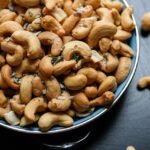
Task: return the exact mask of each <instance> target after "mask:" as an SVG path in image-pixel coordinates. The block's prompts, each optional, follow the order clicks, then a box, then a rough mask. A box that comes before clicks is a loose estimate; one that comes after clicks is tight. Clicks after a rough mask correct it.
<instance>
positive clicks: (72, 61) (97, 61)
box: [0, 0, 135, 131]
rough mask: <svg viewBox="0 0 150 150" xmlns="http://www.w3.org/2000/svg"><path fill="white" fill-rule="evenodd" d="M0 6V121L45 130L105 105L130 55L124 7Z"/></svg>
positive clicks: (91, 3)
mask: <svg viewBox="0 0 150 150" xmlns="http://www.w3.org/2000/svg"><path fill="white" fill-rule="evenodd" d="M0 8H1V10H0V47H1V51H0V67H1V69H0V118H3V119H4V120H6V122H7V123H8V124H10V125H20V126H22V127H24V126H27V125H32V124H35V125H36V124H37V125H38V127H39V129H40V130H41V131H47V130H49V129H50V128H51V127H53V126H55V125H60V126H63V127H68V126H72V125H73V123H74V121H73V118H75V117H85V116H87V115H89V114H91V113H92V112H93V111H94V109H95V108H97V107H107V106H108V105H110V104H112V103H113V101H114V99H115V95H114V92H115V90H116V89H117V87H118V86H119V85H120V84H121V83H122V82H123V81H124V80H125V79H126V77H127V76H128V73H129V71H130V67H131V59H132V57H133V55H134V54H133V50H132V48H131V47H130V46H129V45H128V40H129V39H130V37H131V36H132V31H133V30H134V28H135V24H134V22H133V20H132V17H131V16H132V13H133V8H132V7H131V6H129V7H127V8H124V6H123V3H121V2H120V1H116V0H114V1H111V0H12V1H10V2H9V0H1V1H0Z"/></svg>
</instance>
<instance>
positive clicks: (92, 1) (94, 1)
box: [85, 0, 100, 9]
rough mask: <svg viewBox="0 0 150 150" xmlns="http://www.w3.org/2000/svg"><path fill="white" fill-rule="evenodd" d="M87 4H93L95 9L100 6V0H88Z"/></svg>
mask: <svg viewBox="0 0 150 150" xmlns="http://www.w3.org/2000/svg"><path fill="white" fill-rule="evenodd" d="M85 4H86V5H91V6H92V7H93V8H94V9H97V8H98V7H100V1H99V0H86V1H85Z"/></svg>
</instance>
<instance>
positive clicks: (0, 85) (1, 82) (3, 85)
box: [0, 72, 8, 89]
mask: <svg viewBox="0 0 150 150" xmlns="http://www.w3.org/2000/svg"><path fill="white" fill-rule="evenodd" d="M0 88H1V89H5V88H8V85H7V83H6V82H5V80H4V79H3V77H2V73H1V72H0Z"/></svg>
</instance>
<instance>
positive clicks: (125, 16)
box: [121, 6, 135, 32]
mask: <svg viewBox="0 0 150 150" xmlns="http://www.w3.org/2000/svg"><path fill="white" fill-rule="evenodd" d="M132 13H133V7H131V6H130V7H127V8H126V9H124V11H123V12H122V14H121V25H122V28H123V29H124V30H125V31H129V32H131V31H132V30H133V29H134V28H135V24H134V22H133V20H132V18H131V15H132Z"/></svg>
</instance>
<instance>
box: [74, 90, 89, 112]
mask: <svg viewBox="0 0 150 150" xmlns="http://www.w3.org/2000/svg"><path fill="white" fill-rule="evenodd" d="M89 106H90V105H89V100H88V98H87V96H86V95H85V94H84V93H82V92H80V93H77V94H76V95H74V98H73V107H74V109H75V110H76V111H77V112H85V111H88V110H89V108H90V107H89Z"/></svg>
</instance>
